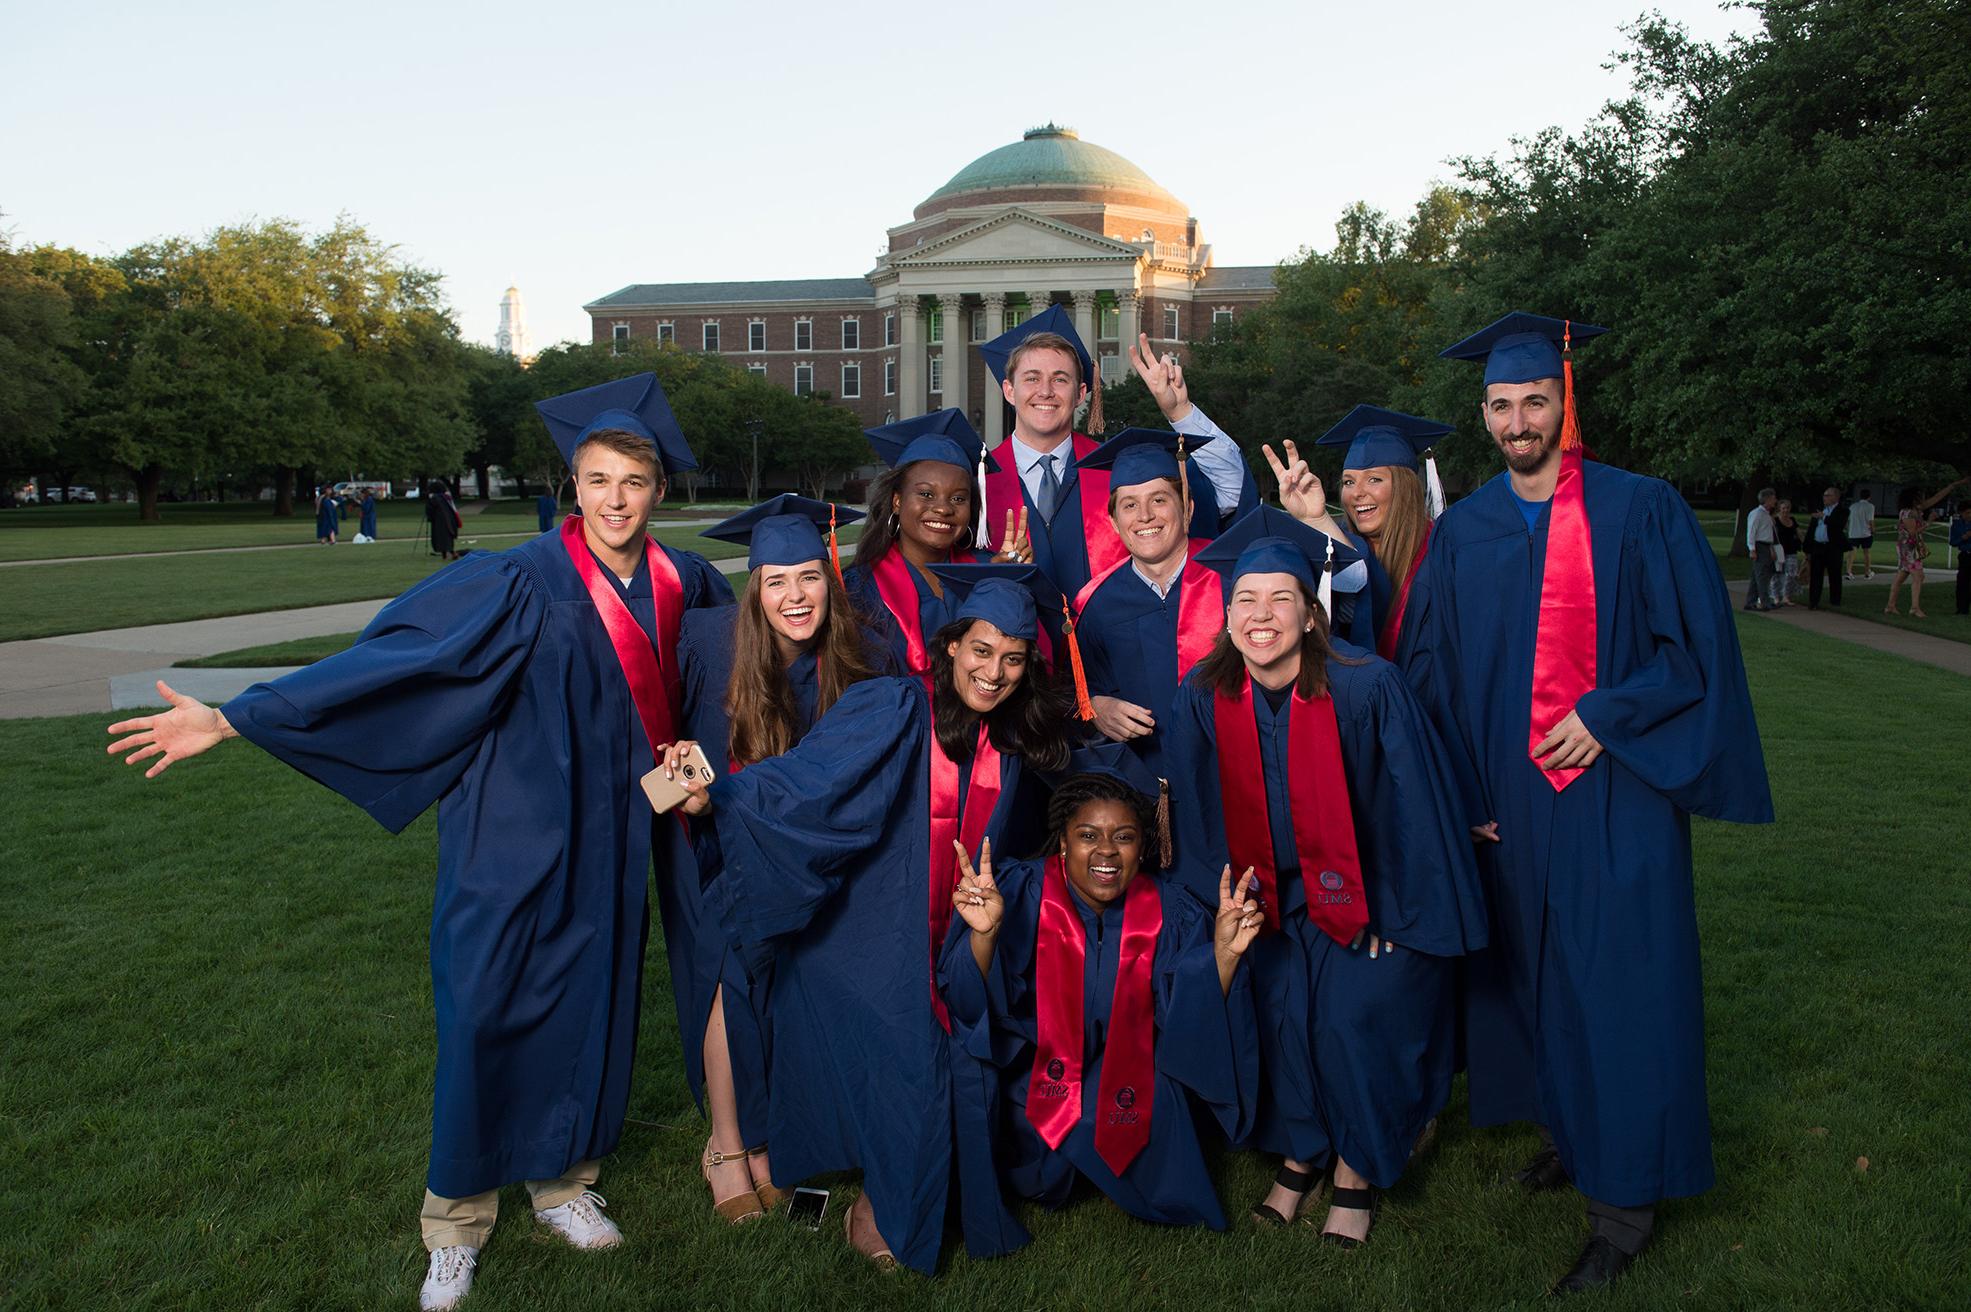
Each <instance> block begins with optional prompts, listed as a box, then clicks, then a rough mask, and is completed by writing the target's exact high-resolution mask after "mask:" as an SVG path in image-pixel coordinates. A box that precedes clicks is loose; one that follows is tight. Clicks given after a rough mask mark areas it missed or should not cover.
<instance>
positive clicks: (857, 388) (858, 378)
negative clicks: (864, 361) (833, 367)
mask: <svg viewBox="0 0 1971 1312" xmlns="http://www.w3.org/2000/svg"><path fill="white" fill-rule="evenodd" d="M840 395H841V396H842V397H843V399H845V400H854V399H855V398H856V397H859V396H861V395H862V366H861V365H859V364H845V365H843V366H842V390H841V393H840Z"/></svg>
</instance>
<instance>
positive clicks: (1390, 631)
mask: <svg viewBox="0 0 1971 1312" xmlns="http://www.w3.org/2000/svg"><path fill="white" fill-rule="evenodd" d="M1433 527H1434V525H1430V524H1425V525H1424V535H1423V540H1422V541H1420V542H1418V543H1417V554H1416V558H1415V559H1413V560H1412V561H1411V562H1410V568H1409V571H1408V572H1407V573H1405V574H1404V575H1403V586H1402V588H1401V589H1399V590H1398V591H1397V593H1396V601H1395V603H1394V604H1393V605H1391V606H1390V608H1389V618H1388V619H1386V620H1384V621H1383V625H1382V633H1381V635H1380V636H1378V637H1377V638H1376V655H1378V656H1380V657H1382V658H1383V659H1384V660H1386V661H1393V660H1395V659H1396V643H1397V640H1398V639H1400V638H1401V637H1402V636H1403V612H1404V610H1406V609H1407V608H1408V607H1409V605H1410V585H1411V584H1412V583H1415V582H1416V581H1417V571H1418V570H1420V569H1422V568H1423V563H1424V553H1426V552H1428V551H1429V550H1430V530H1431V529H1432V528H1433Z"/></svg>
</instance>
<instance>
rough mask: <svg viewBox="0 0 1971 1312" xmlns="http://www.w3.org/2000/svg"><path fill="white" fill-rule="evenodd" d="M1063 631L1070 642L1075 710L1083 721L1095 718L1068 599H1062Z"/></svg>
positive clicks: (1079, 641)
mask: <svg viewBox="0 0 1971 1312" xmlns="http://www.w3.org/2000/svg"><path fill="white" fill-rule="evenodd" d="M1061 631H1062V633H1063V635H1064V636H1066V638H1067V640H1068V666H1069V668H1071V669H1072V670H1073V671H1074V710H1075V714H1076V715H1078V716H1080V717H1081V718H1082V719H1083V720H1093V719H1094V718H1095V703H1094V702H1092V701H1090V700H1089V699H1088V671H1087V670H1085V669H1083V668H1082V665H1081V640H1080V639H1079V638H1077V637H1075V636H1074V614H1073V613H1072V612H1071V611H1069V610H1068V599H1067V598H1066V597H1063V598H1061Z"/></svg>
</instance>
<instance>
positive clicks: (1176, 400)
mask: <svg viewBox="0 0 1971 1312" xmlns="http://www.w3.org/2000/svg"><path fill="white" fill-rule="evenodd" d="M1129 367H1130V368H1131V369H1134V370H1135V371H1136V375H1137V377H1139V378H1141V379H1142V380H1143V385H1144V386H1145V387H1147V388H1149V389H1150V395H1151V396H1152V397H1153V398H1155V400H1156V403H1157V409H1159V410H1161V411H1163V417H1164V418H1165V419H1167V420H1169V421H1170V422H1171V423H1173V424H1174V423H1176V422H1177V421H1178V420H1180V419H1182V418H1183V417H1184V416H1185V415H1188V414H1190V413H1191V391H1190V389H1189V388H1188V387H1186V386H1185V384H1184V366H1183V365H1181V364H1179V363H1177V357H1176V356H1174V355H1170V354H1165V355H1163V356H1161V357H1159V356H1158V355H1157V353H1156V351H1155V349H1154V348H1152V347H1151V345H1150V335H1149V334H1148V333H1138V334H1136V345H1133V346H1131V347H1130V348H1129Z"/></svg>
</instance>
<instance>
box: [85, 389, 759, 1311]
mask: <svg viewBox="0 0 1971 1312" xmlns="http://www.w3.org/2000/svg"><path fill="white" fill-rule="evenodd" d="M539 409H540V411H541V414H542V417H543V418H544V419H545V420H546V421H547V424H548V427H549V429H550V430H551V431H552V432H553V434H554V437H555V440H556V443H557V444H558V445H559V446H560V448H561V450H562V452H563V454H564V455H566V456H567V458H568V461H569V464H570V466H571V467H572V468H573V469H574V471H575V475H576V496H577V500H578V504H579V506H580V510H581V513H580V514H579V515H571V516H570V517H569V518H568V520H567V521H566V522H565V523H564V524H563V525H562V528H561V531H560V532H559V533H553V534H544V535H542V536H541V537H539V538H536V539H534V540H533V541H531V542H528V543H525V544H523V545H521V546H517V547H514V548H512V549H511V550H509V551H504V552H499V553H474V555H473V556H472V558H471V559H469V560H467V561H465V562H464V563H462V564H459V565H455V566H451V567H449V568H447V569H444V570H441V571H439V572H438V573H436V574H434V575H432V576H431V577H430V578H429V579H427V580H425V581H424V582H423V583H420V584H419V585H417V586H416V587H414V588H412V589H411V590H410V591H409V592H406V593H405V594H404V595H403V596H401V597H399V598H397V599H396V600H395V601H393V602H391V603H390V605H388V606H386V607H385V608H384V609H383V610H382V612H380V613H379V614H378V615H377V617H376V619H375V620H373V621H372V622H371V624H370V626H369V628H368V629H366V630H365V631H364V633H363V636H362V639H361V640H360V641H358V642H357V644H356V645H355V646H353V647H351V648H350V649H349V650H348V651H346V652H342V653H340V654H338V655H336V656H332V657H330V658H328V659H327V660H323V661H319V662H317V663H316V664H314V665H311V666H308V667H306V668H305V669H302V670H298V671H296V672H295V673H293V674H290V675H287V676H286V677H284V678H281V679H278V680H276V681H274V682H272V683H262V684H256V685H254V686H253V687H252V688H249V689H248V690H247V691H246V692H244V693H242V694H240V695H239V696H238V697H235V698H234V699H233V700H231V701H229V702H227V703H226V704H225V705H224V706H223V707H219V708H216V709H215V708H213V707H210V706H204V705H201V704H200V703H198V702H196V701H194V700H192V699H191V698H189V697H184V696H180V695H178V694H176V693H173V692H171V691H170V690H169V689H166V688H164V686H163V685H161V684H160V685H159V690H160V691H161V692H163V693H164V694H165V695H166V697H167V699H168V700H169V701H170V703H171V708H172V709H171V710H170V711H168V712H167V713H165V714H163V715H158V716H146V717H142V718H139V719H134V720H126V721H123V722H122V723H119V724H114V725H111V726H110V732H111V733H112V734H127V735H129V736H128V737H125V738H123V739H122V740H120V741H118V742H116V743H115V744H113V745H112V746H111V748H110V751H111V752H112V753H116V754H122V753H125V752H128V753H130V757H129V759H130V762H131V763H132V764H135V763H137V762H139V761H143V760H147V759H149V758H151V757H153V756H155V757H157V758H158V759H157V761H156V763H155V764H153V765H152V766H151V767H150V769H149V771H148V772H147V774H149V775H156V774H158V773H159V772H161V771H163V770H164V769H165V768H167V767H168V766H170V765H172V764H174V763H175V762H177V761H180V760H183V759H185V758H187V757H191V756H196V755H198V754H199V753H201V752H204V751H206V750H208V749H210V748H212V747H214V746H216V745H217V744H219V743H220V742H223V741H224V740H226V739H228V738H233V737H244V738H247V739H250V740H251V741H253V742H254V743H256V744H258V745H259V746H260V747H262V748H263V749H265V750H266V751H268V752H269V753H271V754H272V755H274V756H276V757H278V758H279V759H280V760H282V761H285V762H287V763H288V764H289V765H291V766H293V767H294V768H296V769H297V770H300V771H301V772H302V773H304V774H306V775H308V776H309V777H310V778H312V779H315V780H316V781H317V782H319V783H322V784H325V785H327V786H328V787H330V788H332V789H334V790H335V791H336V792H338V793H341V794H342V795H343V796H344V797H346V798H348V799H349V800H350V801H352V802H354V803H356V804H357V805H358V806H360V807H362V808H363V809H364V810H365V811H367V812H369V814H370V815H371V816H372V817H373V818H374V819H375V820H377V822H378V823H380V824H382V825H384V826H385V827H386V828H388V829H390V830H391V831H392V832H393V833H394V832H398V831H401V830H402V829H403V828H404V827H405V826H407V825H409V824H410V822H411V821H412V820H415V819H416V818H417V817H418V816H419V815H420V814H422V813H423V812H424V811H425V810H426V809H427V808H428V807H430V805H431V804H432V803H433V802H436V803H437V804H438V888H437V898H436V905H435V907H434V910H433V914H432V925H431V979H432V991H433V995H434V998H433V1000H434V1003H435V1008H436V1012H437V1028H438V1060H437V1082H436V1089H435V1092H434V1097H433V1108H432V1131H431V1166H430V1173H429V1176H428V1178H427V1188H426V1193H425V1200H424V1208H423V1213H422V1224H423V1232H424V1241H425V1247H426V1248H427V1249H428V1250H430V1253H431V1259H430V1266H429V1269H428V1272H427V1276H426V1280H425V1284H424V1287H423V1289H422V1291H421V1293H420V1300H421V1303H422V1305H423V1306H424V1307H425V1308H427V1309H431V1308H447V1307H451V1306H453V1305H455V1304H456V1303H458V1301H459V1300H460V1299H462V1298H464V1297H465V1294H466V1292H467V1290H468V1289H470V1287H471V1284H472V1278H473V1273H474V1270H475V1267H476V1264H477V1260H478V1254H479V1250H480V1249H481V1248H482V1247H483V1246H484V1245H485V1242H486V1238H487V1236H488V1235H489V1234H491V1232H492V1229H493V1223H494V1220H495V1218H496V1216H497V1215H498V1210H499V1189H500V1188H501V1186H503V1185H507V1184H512V1183H516V1182H520V1181H525V1182H526V1184H527V1187H528V1190H529V1192H530V1193H531V1194H532V1197H533V1203H534V1209H535V1216H536V1217H537V1218H538V1219H539V1220H540V1221H541V1223H542V1224H544V1225H546V1226H548V1227H549V1228H550V1229H551V1230H552V1231H553V1232H554V1233H555V1234H557V1235H559V1236H560V1237H561V1238H563V1239H565V1240H567V1241H568V1242H570V1243H572V1244H574V1245H576V1246H577V1247H580V1248H587V1249H601V1248H609V1247H613V1246H615V1245H616V1244H618V1243H620V1242H622V1237H623V1236H622V1232H621V1231H620V1230H618V1229H617V1228H616V1225H615V1223H614V1222H612V1221H610V1220H609V1219H608V1218H607V1217H605V1216H604V1215H603V1214H602V1211H601V1207H602V1202H603V1200H602V1198H601V1197H600V1196H599V1195H597V1194H595V1193H593V1192H592V1191H591V1190H590V1188H589V1186H591V1185H592V1184H594V1183H595V1181H596V1178H597V1173H598V1170H599V1167H600V1158H601V1157H602V1156H603V1155H605V1154H606V1153H608V1152H610V1151H611V1150H612V1149H614V1148H615V1146H616V1143H617V1140H618V1139H619V1138H620V1137H621V1134H622V1128H623V1118H624V1114H625V1111H626V1110H627V1107H628V1101H629V1078H630V1071H631V1069H632V1066H633V1065H634V1056H635V1050H636V1035H637V1013H638V1001H639V997H640V994H641V991H642V983H643V944H644V939H645V937H646V934H647V931H648V924H649V913H648V909H647V907H646V905H645V894H644V890H645V888H646V887H647V885H648V871H649V869H650V866H651V861H652V858H653V856H654V857H655V860H656V864H657V867H658V869H657V877H658V881H659V884H660V886H662V885H663V884H664V882H665V880H666V879H667V877H668V872H669V871H670V870H671V869H672V868H673V867H675V868H677V869H682V870H691V869H692V866H691V865H690V862H689V857H688V854H687V853H686V851H685V848H684V835H683V833H682V831H681V829H680V827H679V826H678V825H677V824H676V823H675V822H674V821H672V820H671V819H669V818H667V817H665V818H660V817H654V816H652V815H651V813H650V811H649V809H648V805H647V803H646V802H645V801H644V799H643V796H642V793H641V790H640V789H639V788H638V786H637V780H638V779H639V777H640V776H642V775H643V774H644V773H646V772H647V771H649V770H650V769H651V768H652V767H653V761H654V756H653V752H652V744H653V743H655V744H658V745H662V744H664V743H667V742H669V741H670V740H671V738H672V736H673V734H672V730H671V726H672V725H673V724H674V723H675V722H676V718H677V713H678V712H677V702H676V663H675V657H674V652H673V648H674V645H675V642H676V637H677V632H678V625H679V617H680V616H681V614H682V613H683V611H684V610H685V609H687V608H690V607H695V606H704V605H715V604H719V603H722V602H730V601H731V600H732V591H731V589H730V588H728V587H727V586H726V584H725V581H724V579H723V578H722V577H721V576H720V575H719V574H718V572H717V571H716V570H714V569H713V568H712V567H711V565H709V564H708V563H707V562H706V561H705V559H704V558H703V557H701V556H697V555H694V554H692V553H690V552H683V551H673V550H671V549H670V548H668V547H660V546H658V545H657V544H656V543H654V542H652V541H650V540H649V538H648V537H647V536H646V533H645V529H646V527H647V525H648V522H649V519H650V513H651V511H652V510H653V509H654V508H655V507H656V505H657V504H658V503H659V502H660V501H661V500H662V499H663V495H664V488H665V483H666V477H667V473H668V472H675V471H677V470H679V469H691V468H694V467H695V465H694V463H693V461H692V458H691V451H690V448H689V447H688V446H686V444H685V442H684V435H683V434H682V433H681V432H679V431H678V428H677V422H676V420H675V419H674V418H672V415H671V410H670V406H669V404H668V403H667V402H666V401H665V399H664V394H663V392H662V390H661V389H660V388H659V387H658V386H657V379H656V377H655V375H652V374H640V375H637V376H636V377H634V378H627V379H623V380H621V381H619V382H614V383H607V384H603V385H602V386H600V387H591V388H587V389H585V390H583V391H580V392H574V393H570V394H568V395H566V396H561V397H556V398H554V399H552V400H549V401H543V402H541V403H540V404H539ZM660 453H661V454H660Z"/></svg>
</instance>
